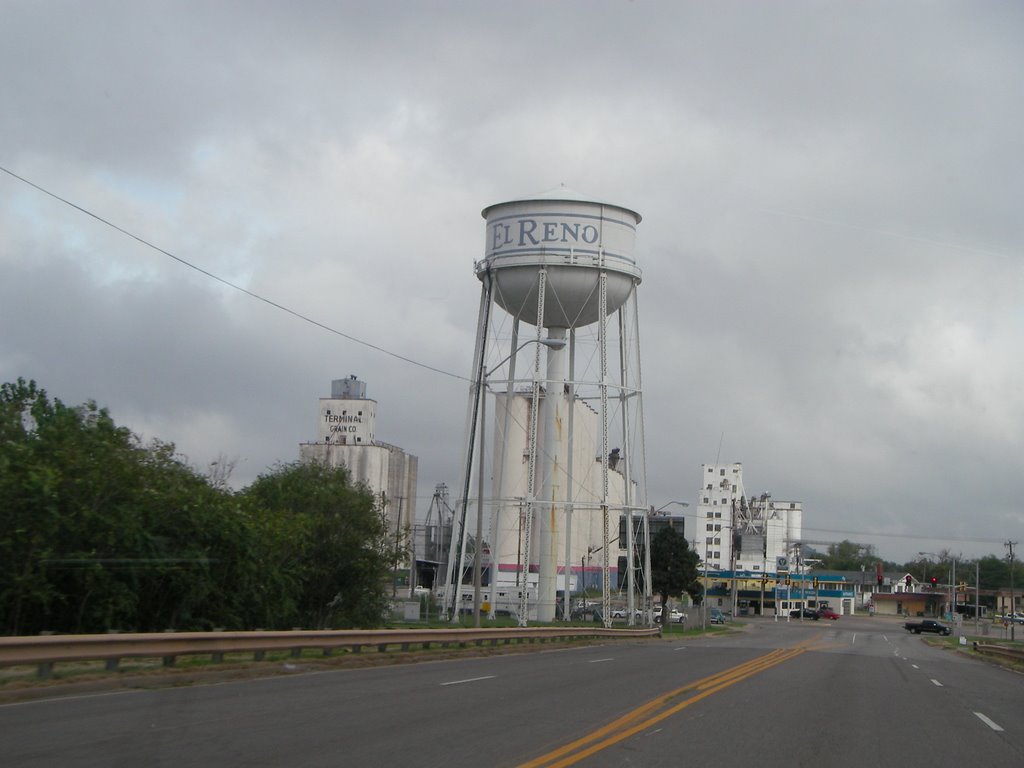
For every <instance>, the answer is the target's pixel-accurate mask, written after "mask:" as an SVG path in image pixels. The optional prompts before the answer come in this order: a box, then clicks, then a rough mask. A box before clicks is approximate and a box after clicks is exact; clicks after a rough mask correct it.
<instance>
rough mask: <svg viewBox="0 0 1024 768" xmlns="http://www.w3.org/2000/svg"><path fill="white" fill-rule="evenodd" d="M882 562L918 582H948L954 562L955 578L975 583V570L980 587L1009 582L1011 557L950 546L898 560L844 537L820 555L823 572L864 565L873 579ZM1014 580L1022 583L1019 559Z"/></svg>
mask: <svg viewBox="0 0 1024 768" xmlns="http://www.w3.org/2000/svg"><path fill="white" fill-rule="evenodd" d="M879 562H881V563H882V567H883V569H884V570H886V571H898V572H900V573H901V574H902V573H909V574H910V575H912V576H913V577H914V578H915V579H916V580H917V581H919V582H927V580H928V579H930V578H931V577H932V576H935V577H936V578H938V579H939V581H941V582H943V583H947V582H948V580H949V576H950V575H951V573H952V567H953V564H954V562H955V563H956V574H957V575H956V580H957V581H958V582H961V581H962V582H965V583H968V584H970V585H971V586H972V587H973V586H974V577H975V573H977V575H978V581H979V585H980V588H981V589H1005V588H1006V587H1008V586H1009V585H1010V583H1011V582H1010V560H1009V558H1007V557H1000V556H998V555H985V556H984V557H979V558H976V559H970V558H964V557H963V556H961V555H958V554H956V553H954V552H952V551H950V550H949V549H942V550H940V551H938V552H935V553H931V552H928V553H925V554H923V555H921V556H920V557H918V558H917V559H915V560H908V561H907V562H905V563H897V562H893V561H888V560H882V559H881V558H880V557H878V556H877V555H876V554H875V551H874V547H871V546H864V545H861V544H857V543H855V542H852V541H849V540H844V541H841V542H838V543H836V544H830V545H829V547H828V552H827V553H826V554H825V555H824V556H823V557H822V558H821V567H822V569H823V570H826V571H859V570H861V568H862V567H863V568H864V571H865V573H866V574H867V578H868V579H869V580H873V579H874V574H875V564H876V563H879ZM1013 583H1014V584H1015V585H1024V565H1022V564H1021V562H1020V560H1017V559H1016V558H1015V559H1014V562H1013Z"/></svg>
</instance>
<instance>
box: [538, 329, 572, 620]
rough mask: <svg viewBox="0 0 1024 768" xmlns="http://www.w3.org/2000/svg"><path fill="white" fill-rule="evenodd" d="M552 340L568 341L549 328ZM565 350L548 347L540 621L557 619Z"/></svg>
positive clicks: (540, 559)
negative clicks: (556, 596) (556, 598)
mask: <svg viewBox="0 0 1024 768" xmlns="http://www.w3.org/2000/svg"><path fill="white" fill-rule="evenodd" d="M548 338H549V339H562V340H564V339H565V329H564V328H549V329H548ZM565 364H566V350H565V347H562V348H561V349H552V348H551V347H548V358H547V374H546V376H545V378H546V380H547V392H546V393H545V395H544V467H545V470H546V471H545V473H544V485H543V489H544V491H543V495H542V497H541V498H542V499H543V504H542V505H538V511H539V513H540V514H539V517H540V521H539V522H540V530H539V531H538V544H539V546H540V552H539V556H538V563H539V566H540V568H539V574H538V577H539V578H538V595H537V619H538V621H554V620H555V595H556V592H557V589H558V587H557V576H558V520H559V518H560V517H561V515H562V505H563V504H564V503H565V476H566V468H565V458H566V457H565V438H566V435H565V427H566V425H567V423H568V419H567V414H566V403H565V381H566V379H565V367H566V366H565Z"/></svg>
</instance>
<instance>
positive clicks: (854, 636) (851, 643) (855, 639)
mask: <svg viewBox="0 0 1024 768" xmlns="http://www.w3.org/2000/svg"><path fill="white" fill-rule="evenodd" d="M856 644H857V633H856V632H854V633H853V640H852V641H851V642H850V645H856Z"/></svg>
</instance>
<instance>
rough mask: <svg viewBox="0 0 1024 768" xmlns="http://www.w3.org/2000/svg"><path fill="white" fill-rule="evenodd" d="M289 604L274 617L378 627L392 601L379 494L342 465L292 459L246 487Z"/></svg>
mask: <svg viewBox="0 0 1024 768" xmlns="http://www.w3.org/2000/svg"><path fill="white" fill-rule="evenodd" d="M244 496H245V498H246V501H247V502H248V504H249V507H250V514H252V515H254V516H255V517H257V518H258V519H259V525H260V527H261V530H262V531H263V532H264V538H263V542H264V545H265V546H267V547H268V554H269V555H270V556H271V557H272V566H271V570H273V571H276V573H277V576H276V578H277V579H278V580H279V583H277V584H275V585H274V587H273V589H274V590H275V591H277V592H278V594H280V593H281V592H282V591H283V593H285V594H290V595H291V598H290V599H289V600H288V604H289V605H288V607H289V611H288V612H287V613H285V614H283V615H282V616H279V617H267V618H268V619H274V618H276V621H274V620H270V621H268V622H267V623H268V624H272V625H277V626H281V625H283V626H306V627H313V628H318V629H319V628H327V627H352V626H373V625H376V624H378V623H379V622H380V620H381V616H382V615H383V611H384V608H385V606H386V594H385V590H386V588H387V585H388V580H387V577H388V574H389V572H390V571H389V568H388V564H389V558H390V557H391V554H392V549H393V543H391V542H389V541H388V538H387V536H386V529H385V526H384V524H383V522H382V519H381V515H380V511H379V509H378V507H377V504H376V500H375V499H374V495H373V493H371V492H370V491H369V490H368V489H367V488H365V487H364V486H361V485H354V484H353V483H352V482H351V479H350V475H349V473H348V471H347V470H346V469H345V468H343V467H337V468H331V467H327V466H324V465H322V464H317V463H292V464H285V465H282V466H279V467H277V468H276V469H275V471H273V472H271V473H269V474H266V475H261V476H260V477H259V479H257V480H256V482H255V483H253V484H252V485H251V486H250V487H249V488H247V489H246V490H245V492H244Z"/></svg>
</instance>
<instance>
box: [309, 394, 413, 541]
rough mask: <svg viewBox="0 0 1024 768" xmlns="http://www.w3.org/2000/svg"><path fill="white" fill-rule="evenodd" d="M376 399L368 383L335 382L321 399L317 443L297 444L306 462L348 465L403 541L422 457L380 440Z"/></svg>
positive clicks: (411, 511)
mask: <svg viewBox="0 0 1024 768" xmlns="http://www.w3.org/2000/svg"><path fill="white" fill-rule="evenodd" d="M376 422H377V401H376V400H370V399H369V398H367V397H366V383H365V382H362V381H359V379H357V378H356V377H355V376H350V377H349V378H347V379H335V380H334V381H332V382H331V396H330V397H321V398H320V415H319V420H318V427H317V440H316V442H313V443H302V444H301V445H300V446H299V458H300V459H301V460H302V461H318V462H321V463H324V464H326V465H327V466H330V467H338V466H344V467H346V468H347V469H348V470H349V472H350V473H351V475H352V480H353V482H356V483H363V484H365V485H366V486H367V487H368V488H369V489H370V490H371V491H373V492H374V494H375V495H376V496H377V498H378V499H379V500H380V503H381V505H382V509H383V510H384V513H385V514H386V516H387V519H388V528H389V530H390V531H391V532H392V534H394V535H397V537H398V538H401V535H402V532H403V531H405V530H408V529H409V528H410V526H411V525H412V522H413V521H414V520H415V519H416V475H417V471H418V467H419V459H418V458H417V457H416V456H412V455H410V454H408V453H406V452H405V451H403V450H402V449H401V448H398V447H397V446H394V445H389V444H387V443H382V442H380V441H378V440H377V436H376V429H377V426H376Z"/></svg>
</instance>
